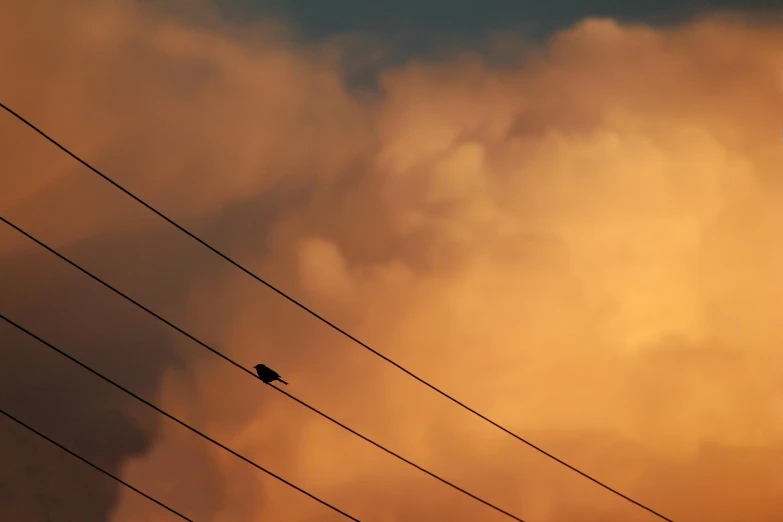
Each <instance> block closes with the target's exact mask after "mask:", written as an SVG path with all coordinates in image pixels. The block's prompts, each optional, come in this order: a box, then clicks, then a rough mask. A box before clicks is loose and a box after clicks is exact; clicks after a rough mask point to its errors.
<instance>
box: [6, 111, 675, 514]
mask: <svg viewBox="0 0 783 522" xmlns="http://www.w3.org/2000/svg"><path fill="white" fill-rule="evenodd" d="M0 107H2V108H3V109H5V110H6V111H7V112H8V113H10V114H11V115H13V116H14V117H15V118H17V119H18V120H19V121H21V122H22V123H24V124H25V125H27V126H28V127H30V128H31V129H33V130H34V131H35V132H37V133H38V134H40V135H41V136H42V137H43V138H45V139H46V140H47V141H49V142H50V143H52V144H53V145H54V146H56V147H57V148H59V149H60V150H62V151H63V152H65V153H66V154H67V155H69V156H70V157H71V158H73V159H74V160H76V161H77V162H79V163H81V164H82V165H83V166H84V167H86V168H87V169H89V170H90V171H92V172H93V173H95V174H97V175H98V176H100V177H101V178H103V179H104V180H105V181H107V182H108V183H110V184H111V185H113V186H114V187H115V188H117V189H118V190H120V191H121V192H123V193H124V194H126V195H127V196H129V197H130V198H132V199H133V200H135V201H136V202H137V203H139V204H140V205H142V206H143V207H145V208H146V209H147V210H149V211H150V212H152V213H154V214H156V215H157V216H158V217H160V218H161V219H163V220H164V221H166V222H167V223H169V224H170V225H171V226H173V227H175V228H176V229H178V230H179V231H180V232H182V233H183V234H185V235H187V236H189V237H190V238H191V239H193V240H194V241H196V242H198V243H200V244H201V245H202V246H203V247H205V248H207V249H208V250H210V251H212V252H213V253H214V254H216V255H217V256H219V257H221V258H222V259H223V260H225V261H227V262H228V263H230V264H232V265H233V266H234V267H236V268H238V269H239V270H241V271H242V272H244V273H245V274H247V275H248V276H250V277H252V278H253V279H255V280H256V281H258V282H259V283H261V284H263V285H264V286H266V287H267V288H269V289H270V290H272V291H273V292H275V293H277V294H278V295H279V296H281V297H283V298H284V299H286V300H288V301H289V302H290V303H292V304H294V305H296V306H297V307H299V308H300V309H302V310H303V311H305V312H307V313H308V314H310V315H311V316H313V317H315V318H316V319H318V320H319V321H321V322H322V323H324V324H325V325H327V326H329V327H330V328H332V329H333V330H335V331H336V332H338V333H340V334H342V335H343V336H345V337H346V338H348V339H350V340H351V341H353V342H355V343H356V344H358V345H359V346H361V347H362V348H364V349H366V350H368V351H369V352H371V353H373V354H374V355H376V356H378V357H380V358H381V359H383V360H384V361H386V362H387V363H389V364H391V365H392V366H394V367H395V368H397V369H398V370H400V371H402V372H404V373H406V374H407V375H408V376H410V377H412V378H413V379H416V380H417V381H419V382H420V383H421V384H423V385H425V386H427V387H428V388H430V389H431V390H433V391H434V392H436V393H438V394H440V395H442V396H443V397H445V398H446V399H448V400H450V401H451V402H453V403H454V404H456V405H458V406H460V407H461V408H463V409H465V410H467V411H468V412H470V413H472V414H473V415H475V416H476V417H478V418H480V419H482V420H483V421H485V422H487V423H489V424H491V425H492V426H494V427H495V428H497V429H499V430H501V431H503V432H504V433H506V434H507V435H510V436H511V437H513V438H515V439H516V440H518V441H519V442H522V443H523V444H525V445H527V446H528V447H530V448H532V449H534V450H535V451H537V452H539V453H541V454H542V455H544V456H546V457H548V458H550V459H552V460H554V461H555V462H557V463H558V464H561V465H563V466H565V467H567V468H568V469H570V470H571V471H574V472H575V473H578V474H579V475H581V476H582V477H584V478H586V479H588V480H590V481H591V482H593V483H595V484H597V485H599V486H601V487H602V488H604V489H606V490H607V491H609V492H611V493H613V494H615V495H617V496H619V497H621V498H623V499H625V500H627V501H628V502H630V503H632V504H634V505H636V506H637V507H640V508H642V509H644V510H645V511H648V512H649V513H652V514H653V515H655V516H656V517H658V518H660V519H662V520H665V521H666V522H674V521H673V520H672V519H670V518H667V517H665V516H664V515H662V514H660V513H658V512H657V511H655V510H654V509H652V508H650V507H647V506H646V505H644V504H642V503H641V502H638V501H636V500H634V499H632V498H631V497H629V496H627V495H625V494H623V493H621V492H620V491H618V490H616V489H614V488H612V487H611V486H609V485H607V484H605V483H603V482H601V481H600V480H598V479H596V478H593V477H592V476H590V475H588V474H587V473H585V472H583V471H581V470H579V469H577V468H576V467H574V466H572V465H571V464H568V463H567V462H565V461H564V460H562V459H560V458H558V457H556V456H554V455H553V454H551V453H549V452H548V451H546V450H544V449H543V448H540V447H538V446H536V445H535V444H533V443H532V442H530V441H528V440H526V439H524V438H523V437H521V436H519V435H517V434H516V433H514V432H513V431H511V430H509V429H508V428H506V427H504V426H502V425H500V424H498V423H497V422H495V421H493V420H492V419H490V418H489V417H487V416H486V415H484V414H483V413H480V412H479V411H477V410H475V409H473V408H471V407H470V406H468V405H467V404H465V403H463V402H462V401H460V400H458V399H456V398H455V397H453V396H452V395H450V394H448V393H446V392H444V391H443V390H441V389H440V388H438V387H437V386H435V385H433V384H430V383H429V382H427V381H425V380H424V379H423V378H421V377H419V376H418V375H416V374H415V373H413V372H412V371H410V370H408V369H407V368H405V367H403V366H402V365H400V364H398V363H396V362H394V361H393V360H392V359H390V358H389V357H387V356H385V355H383V354H382V353H381V352H379V351H377V350H375V349H374V348H372V347H371V346H370V345H368V344H366V343H364V342H363V341H361V340H359V339H358V338H356V337H354V336H353V335H352V334H350V333H348V332H347V331H345V330H343V329H342V328H340V327H339V326H337V325H336V324H334V323H332V322H331V321H329V320H328V319H326V318H325V317H323V316H321V315H320V314H318V313H317V312H315V311H313V310H312V309H310V308H308V307H307V306H306V305H304V304H302V303H301V302H299V301H298V300H296V299H294V298H293V297H291V296H290V295H288V294H287V293H285V292H283V291H282V290H280V289H278V288H277V287H275V286H274V285H272V284H271V283H269V282H267V281H266V280H264V279H262V278H261V277H260V276H258V275H256V274H255V273H253V272H251V271H250V270H249V269H247V268H245V267H244V266H242V265H240V264H239V263H237V262H236V261H234V260H233V259H231V258H230V257H228V256H227V255H226V254H224V253H222V252H221V251H219V250H218V249H216V248H215V247H213V246H211V245H210V244H208V243H207V242H206V241H204V240H203V239H201V238H199V237H198V236H196V235H195V234H193V233H192V232H190V231H189V230H187V229H186V228H185V227H183V226H182V225H179V224H178V223H176V222H175V221H173V220H172V219H171V218H169V217H168V216H166V215H165V214H163V213H162V212H160V211H159V210H157V209H156V208H154V207H152V206H151V205H149V204H148V203H146V202H145V201H144V200H142V199H141V198H139V197H138V196H136V195H135V194H133V193H132V192H130V191H129V190H128V189H126V188H125V187H123V186H122V185H120V184H119V183H117V182H116V181H114V180H113V179H111V178H110V177H108V176H107V175H105V174H103V173H102V172H100V171H99V170H98V169H96V168H95V167H93V166H92V165H90V164H89V163H87V162H86V161H85V160H83V159H81V158H80V157H79V156H77V155H76V154H74V153H73V152H71V151H70V150H68V149H67V148H66V147H65V146H63V145H61V144H60V143H59V142H57V141H56V140H55V139H54V138H52V137H51V136H49V135H48V134H46V133H45V132H43V131H42V130H41V129H39V128H38V127H36V126H35V125H33V124H32V123H31V122H29V121H28V120H26V119H25V118H24V117H22V116H21V115H19V114H18V113H17V112H15V111H14V110H13V109H11V108H10V107H8V106H7V105H5V104H4V103H2V102H0Z"/></svg>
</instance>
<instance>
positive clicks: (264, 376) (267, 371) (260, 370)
mask: <svg viewBox="0 0 783 522" xmlns="http://www.w3.org/2000/svg"><path fill="white" fill-rule="evenodd" d="M253 368H255V369H256V373H257V374H258V378H259V379H261V380H262V381H264V382H265V383H266V384H271V383H273V382H274V381H280V382H282V383H283V384H286V385H287V384H288V383H287V382H285V381H284V380H283V379H281V378H280V374H279V373H277V372H276V371H274V370H273V369H272V368H270V367H269V366H266V365H263V364H256V365H255V366H253Z"/></svg>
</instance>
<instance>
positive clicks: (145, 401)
mask: <svg viewBox="0 0 783 522" xmlns="http://www.w3.org/2000/svg"><path fill="white" fill-rule="evenodd" d="M0 319H4V320H5V321H7V322H8V323H10V324H11V325H13V326H15V327H17V328H18V329H19V330H21V331H23V332H24V333H26V334H27V335H29V336H30V337H32V338H33V339H35V340H37V341H38V342H40V343H41V344H44V345H45V346H48V347H49V348H51V349H52V350H54V351H55V352H57V353H59V354H60V355H62V356H63V357H65V358H66V359H69V360H70V361H72V362H74V363H76V364H78V365H79V366H81V367H82V368H84V369H85V370H87V371H88V372H90V373H92V374H93V375H96V376H98V377H100V378H101V379H103V380H104V381H106V382H108V383H109V384H111V385H112V386H114V387H116V388H119V389H120V390H122V391H124V392H125V393H127V394H128V395H130V396H131V397H133V398H134V399H136V400H137V401H139V402H143V403H144V404H146V405H147V406H149V407H150V408H152V409H153V410H155V411H157V412H158V413H160V414H161V415H163V416H165V417H168V418H169V419H171V420H173V421H174V422H176V423H177V424H179V425H180V426H182V427H183V428H186V429H188V430H190V431H192V432H193V433H195V434H196V435H198V436H200V437H202V438H204V439H206V440H208V441H209V442H211V443H212V444H214V445H216V446H218V447H220V448H222V449H224V450H225V451H227V452H229V453H231V454H232V455H234V456H235V457H237V458H239V459H241V460H243V461H245V462H247V463H248V464H250V465H251V466H253V467H254V468H256V469H258V470H261V471H263V472H264V473H266V474H267V475H269V476H271V477H273V478H276V479H277V480H279V481H280V482H282V483H284V484H286V485H288V486H289V487H292V488H294V489H295V490H297V491H299V492H300V493H303V494H305V495H307V496H308V497H310V498H311V499H313V500H315V501H316V502H318V503H319V504H321V505H323V506H326V507H328V508H329V509H331V510H332V511H335V512H337V513H339V514H341V515H342V516H344V517H345V518H347V519H349V520H353V521H354V522H361V521H360V520H359V519H358V518H356V517H353V516H351V515H349V514H348V513H346V512H345V511H343V510H341V509H340V508H337V507H335V506H333V505H332V504H329V503H328V502H326V501H325V500H321V499H320V498H318V497H316V496H315V495H313V494H312V493H308V492H307V491H306V490H304V489H302V488H300V487H299V486H297V485H296V484H293V483H292V482H289V481H287V480H286V479H284V478H282V477H281V476H279V475H277V474H275V473H273V472H272V471H269V470H268V469H266V468H265V467H263V466H261V465H260V464H257V463H255V462H253V461H252V460H250V459H249V458H247V457H244V456H242V455H240V454H239V453H237V452H236V451H234V450H232V449H231V448H229V447H228V446H225V445H224V444H221V443H220V442H218V441H216V440H215V439H213V438H212V437H210V436H208V435H205V434H204V433H202V432H201V431H199V430H197V429H196V428H194V427H192V426H191V425H190V424H187V423H186V422H184V421H182V420H180V419H178V418H177V417H175V416H173V415H171V414H170V413H168V412H166V411H164V410H162V409H161V408H159V407H158V406H155V405H154V404H152V403H151V402H149V401H148V400H146V399H143V398H142V397H140V396H138V395H136V394H135V393H133V392H132V391H130V390H129V389H127V388H125V387H124V386H122V385H120V384H117V383H116V382H114V381H113V380H111V379H109V378H108V377H106V376H104V375H103V374H102V373H100V372H98V371H97V370H93V369H92V368H90V367H89V366H87V365H86V364H84V363H83V362H81V361H80V360H78V359H76V358H75V357H73V356H71V355H69V354H67V353H66V352H64V351H62V350H61V349H59V348H57V347H56V346H55V345H53V344H51V343H49V342H48V341H45V340H44V339H42V338H41V337H39V336H37V335H36V334H34V333H33V332H31V331H30V330H28V329H27V328H25V327H23V326H21V325H19V324H17V323H16V322H14V321H12V320H11V319H9V318H8V317H6V316H5V315H3V314H0Z"/></svg>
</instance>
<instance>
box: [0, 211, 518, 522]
mask: <svg viewBox="0 0 783 522" xmlns="http://www.w3.org/2000/svg"><path fill="white" fill-rule="evenodd" d="M0 220H1V221H3V223H5V224H6V225H8V226H10V227H11V228H13V229H14V230H16V231H17V232H19V233H20V234H22V235H24V236H25V237H26V238H28V239H30V240H31V241H33V242H35V243H36V244H37V245H39V246H41V247H43V248H45V249H46V250H48V251H49V252H50V253H52V254H54V255H55V256H57V257H58V258H60V259H61V260H63V261H65V262H66V263H68V264H69V265H71V266H72V267H74V268H76V269H77V270H79V271H80V272H82V273H83V274H85V275H87V276H89V277H91V278H92V279H93V280H95V281H97V282H98V283H100V284H102V285H103V286H105V287H106V288H108V289H109V290H111V291H112V292H114V293H116V294H117V295H119V296H121V297H124V298H125V299H126V300H128V301H130V302H131V303H133V304H134V305H136V306H138V307H139V308H141V309H142V310H144V311H145V312H147V313H148V314H150V315H151V316H153V317H154V318H156V319H158V320H159V321H161V322H162V323H164V324H166V325H167V326H169V327H171V328H173V329H174V330H176V331H177V332H179V333H180V334H182V335H184V336H185V337H187V338H188V339H190V340H191V341H193V342H195V343H196V344H198V345H200V346H201V347H203V348H206V349H207V350H209V351H210V352H212V353H214V354H215V355H217V356H219V357H220V358H222V359H223V360H224V361H227V362H229V363H230V364H232V365H234V366H236V367H237V368H239V369H240V370H242V371H244V372H245V373H247V374H249V375H251V376H252V377H253V378H254V379H256V380H258V381H259V382H262V381H261V380H260V379H258V376H257V375H256V374H255V373H253V372H252V371H251V370H248V369H247V368H245V367H244V366H242V365H241V364H239V363H238V362H236V361H234V360H233V359H231V358H230V357H228V356H227V355H225V354H223V353H222V352H220V351H218V350H216V349H215V348H212V347H211V346H209V345H208V344H206V343H205V342H203V341H201V340H199V339H197V338H196V337H195V336H193V335H191V334H190V333H188V332H186V331H185V330H183V329H182V328H180V327H178V326H177V325H175V324H173V323H172V322H170V321H169V320H168V319H165V318H164V317H162V316H160V315H158V314H157V313H155V312H153V311H152V310H150V309H149V308H147V307H146V306H144V305H143V304H141V303H139V302H138V301H136V300H135V299H133V298H132V297H129V296H128V295H127V294H125V293H123V292H122V291H120V290H118V289H116V288H115V287H114V286H112V285H110V284H109V283H107V282H106V281H104V280H103V279H101V278H99V277H98V276H96V275H94V274H93V273H91V272H90V271H89V270H87V269H86V268H83V267H82V266H80V265H78V264H77V263H76V262H74V261H72V260H70V259H68V258H67V257H65V256H64V255H63V254H61V253H60V252H57V251H56V250H54V249H53V248H52V247H50V246H49V245H47V244H45V243H44V242H42V241H40V240H39V239H38V238H36V237H34V236H33V235H31V234H29V233H27V232H25V231H24V230H22V229H21V228H19V227H18V226H16V225H15V224H14V223H11V222H10V221H9V220H7V219H6V218H4V217H3V216H0ZM269 386H270V387H271V388H272V389H274V390H276V391H278V392H280V393H282V394H283V395H285V396H287V397H288V398H289V399H292V400H294V401H296V402H298V403H299V404H301V405H302V406H304V407H305V408H307V409H309V410H310V411H312V412H315V413H317V414H318V415H320V416H321V417H323V418H325V419H327V420H329V421H331V422H333V423H334V424H336V425H338V426H340V427H341V428H343V429H344V430H347V431H349V432H350V433H352V434H354V435H356V436H357V437H359V438H361V439H362V440H365V441H367V442H369V443H370V444H372V445H373V446H375V447H376V448H378V449H381V450H383V451H385V452H386V453H388V454H389V455H392V456H393V457H396V458H398V459H399V460H401V461H403V462H405V463H406V464H409V465H411V466H413V467H414V468H416V469H418V470H419V471H422V472H424V473H426V474H427V475H429V476H430V477H432V478H434V479H436V480H439V481H440V482H442V483H443V484H446V485H447V486H450V487H452V488H454V489H455V490H457V491H459V492H460V493H464V494H465V495H467V496H469V497H471V498H472V499H474V500H477V501H479V502H481V503H482V504H484V505H485V506H487V507H490V508H492V509H494V510H496V511H498V512H500V513H502V514H504V515H506V516H508V517H511V518H513V519H514V520H517V521H519V522H524V520H522V519H521V518H519V517H517V516H515V515H513V514H512V513H509V512H508V511H505V510H503V509H502V508H500V507H498V506H496V505H494V504H492V503H491V502H488V501H486V500H484V499H482V498H480V497H478V496H476V495H474V494H473V493H471V492H469V491H467V490H465V489H463V488H461V487H460V486H457V485H456V484H454V483H452V482H449V481H448V480H446V479H444V478H442V477H440V476H438V475H436V474H435V473H432V472H431V471H428V470H427V469H425V468H423V467H421V466H419V465H418V464H416V463H414V462H411V461H410V460H408V459H406V458H405V457H403V456H402V455H399V454H397V453H395V452H394V451H392V450H390V449H388V448H386V447H385V446H382V445H381V444H379V443H377V442H375V441H374V440H372V439H370V438H369V437H366V436H365V435H362V434H361V433H359V432H358V431H356V430H354V429H352V428H349V427H348V426H346V425H345V424H343V423H342V422H340V421H338V420H337V419H334V418H333V417H330V416H329V415H327V414H326V413H323V412H322V411H320V410H318V409H316V408H315V407H314V406H310V405H309V404H307V403H306V402H304V401H303V400H301V399H299V398H297V397H295V396H293V395H291V394H290V393H288V392H287V391H285V390H282V389H280V388H278V387H276V386H272V385H271V384H269Z"/></svg>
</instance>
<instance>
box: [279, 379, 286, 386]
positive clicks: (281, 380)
mask: <svg viewBox="0 0 783 522" xmlns="http://www.w3.org/2000/svg"><path fill="white" fill-rule="evenodd" d="M277 380H278V381H280V382H282V383H283V384H285V385H286V386H288V383H287V382H285V381H284V380H283V379H277Z"/></svg>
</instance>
